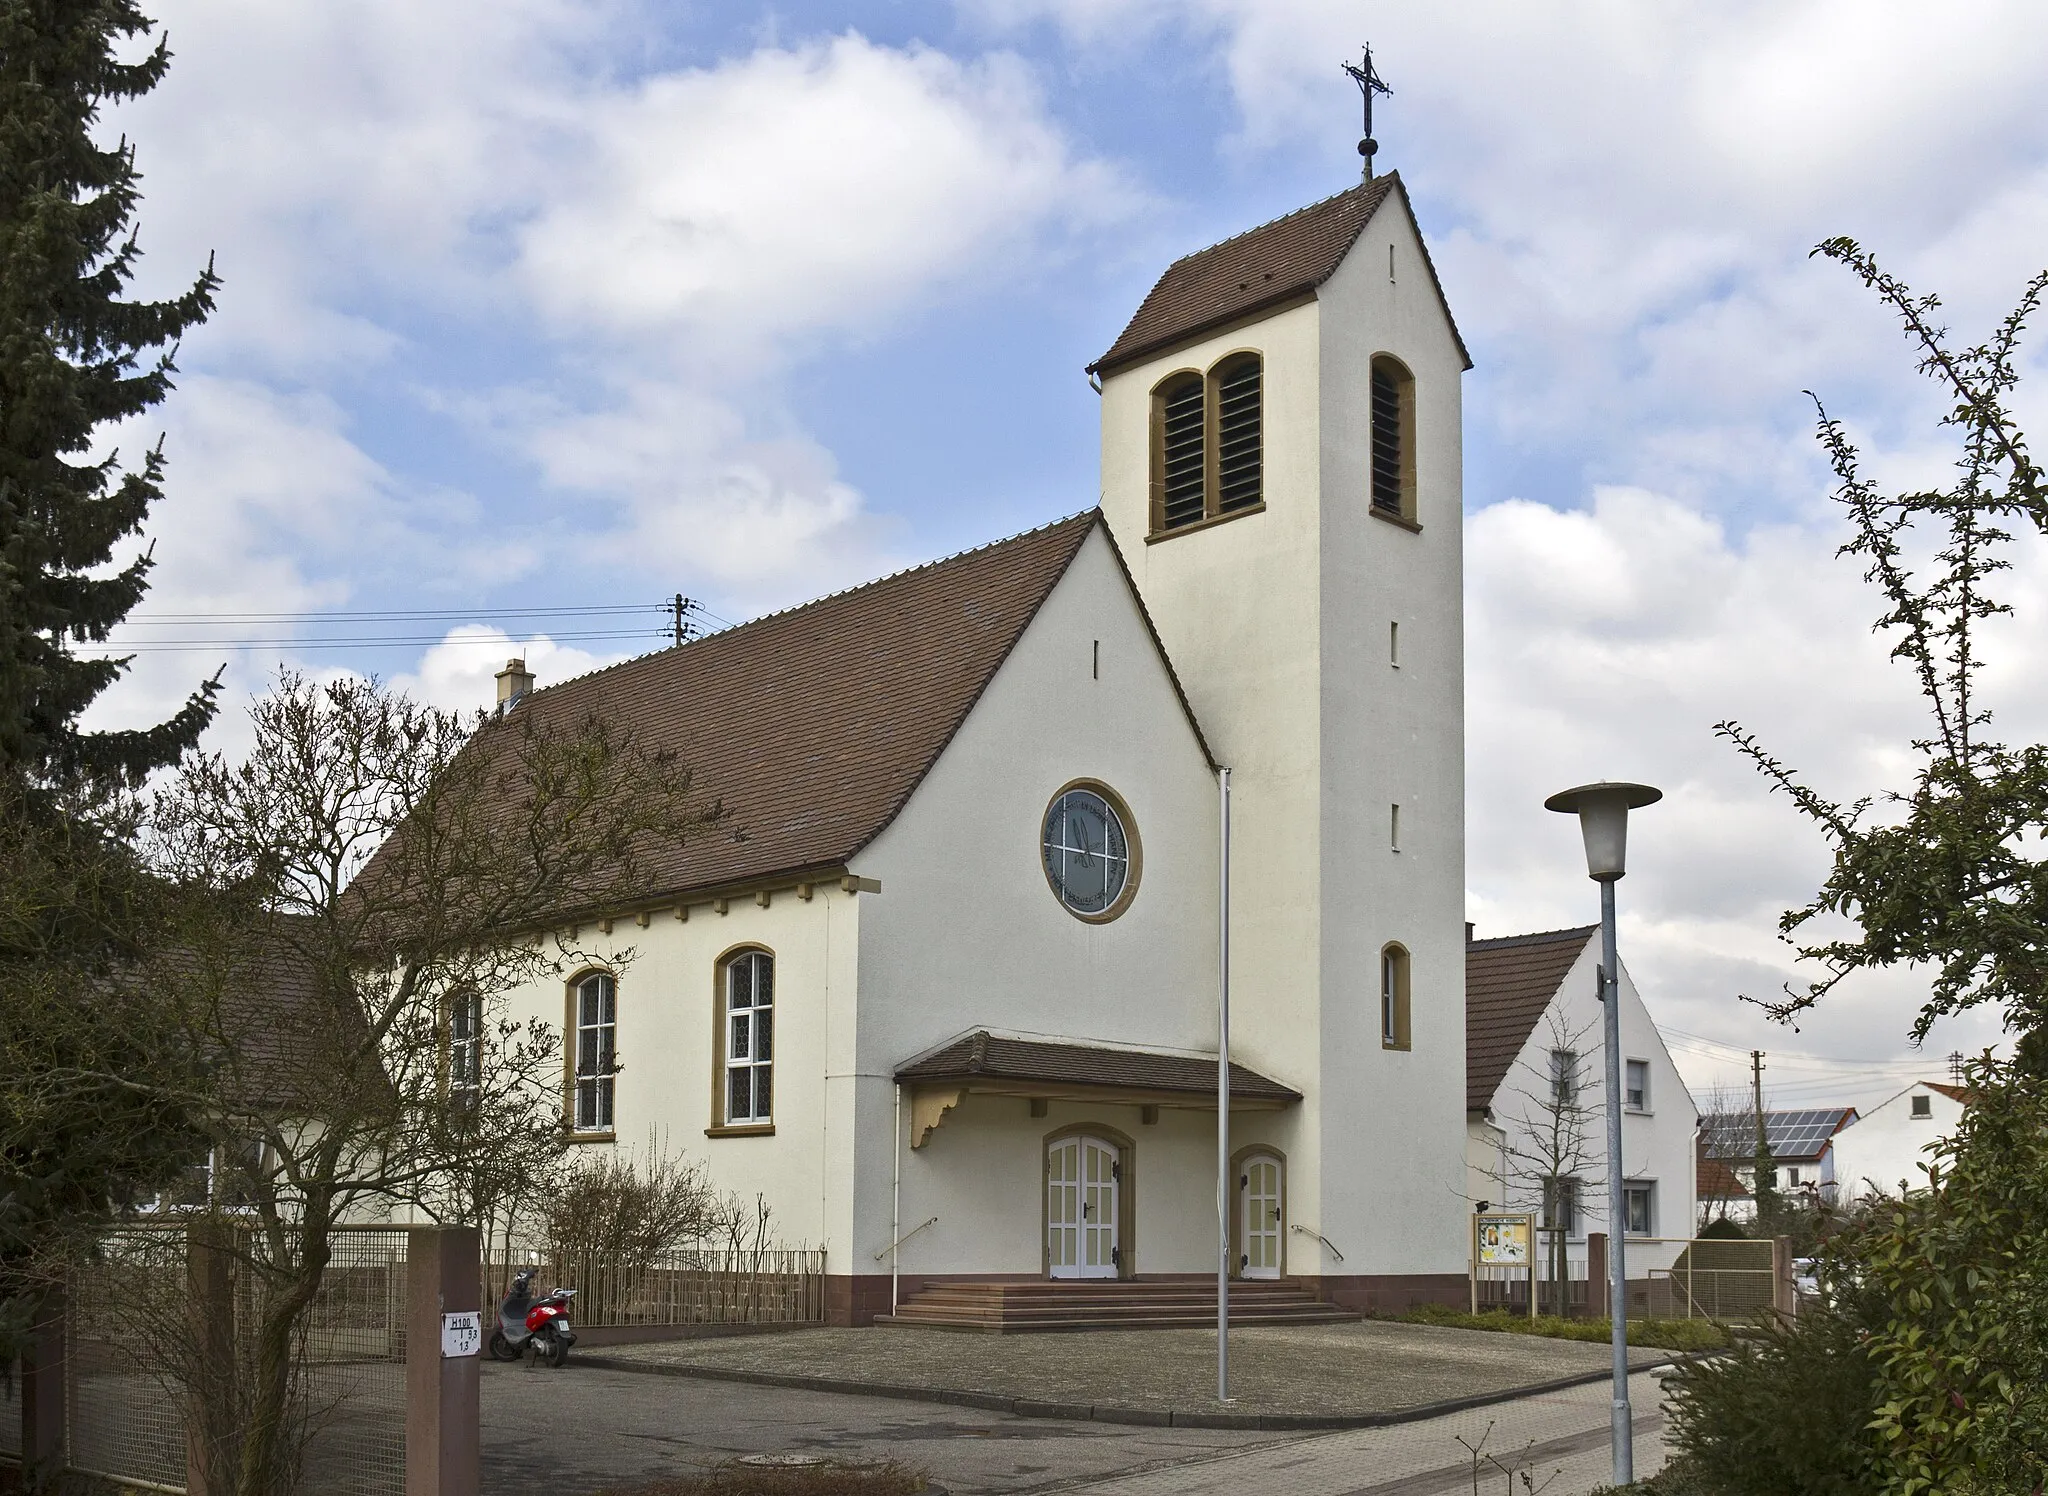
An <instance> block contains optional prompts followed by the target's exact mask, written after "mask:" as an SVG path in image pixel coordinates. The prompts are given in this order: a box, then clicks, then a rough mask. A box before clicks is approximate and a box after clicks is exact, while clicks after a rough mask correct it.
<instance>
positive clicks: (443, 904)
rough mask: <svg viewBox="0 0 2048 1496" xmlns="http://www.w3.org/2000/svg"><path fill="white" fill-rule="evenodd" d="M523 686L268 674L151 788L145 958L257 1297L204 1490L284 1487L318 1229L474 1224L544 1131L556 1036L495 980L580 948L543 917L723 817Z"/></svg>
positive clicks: (632, 885) (567, 958)
mask: <svg viewBox="0 0 2048 1496" xmlns="http://www.w3.org/2000/svg"><path fill="white" fill-rule="evenodd" d="M544 706H545V702H544V701H541V702H529V703H527V704H526V705H525V706H523V707H521V708H520V709H518V710H517V711H515V712H514V713H513V714H511V715H510V716H508V717H504V718H499V719H488V718H486V719H481V720H470V721H464V720H461V719H458V718H457V717H454V716H451V715H449V714H446V713H442V712H438V711H434V710H432V709H430V708H427V707H424V706H421V705H419V704H417V703H415V702H412V701H410V700H408V699H406V698H405V697H404V696H402V695H398V694H395V693H392V692H389V691H387V690H385V689H383V688H382V687H380V686H378V685H377V684H376V683H374V682H368V681H361V680H354V679H344V680H339V681H334V682H328V683H316V682H313V681H310V680H307V679H305V678H303V677H300V676H297V675H292V674H286V675H284V676H282V677H281V678H280V679H279V681H278V683H277V686H276V689H275V690H274V691H273V692H272V693H271V694H269V695H267V696H264V697H262V698H259V699H258V700H257V701H256V702H255V703H254V705H253V707H252V709H251V717H252V719H253V723H254V727H255V744H254V747H253V748H252V750H251V751H250V753H249V754H248V756H247V758H246V759H244V760H243V761H242V762H240V763H231V762H229V761H228V760H227V759H225V758H223V757H221V756H219V755H213V756H208V757H205V758H201V759H198V760H196V761H193V762H191V763H189V764H188V765H187V766H186V767H185V769H184V770H183V771H182V772H181V773H180V774H179V775H178V777H177V778H176V780H175V781H174V782H173V783H172V785H171V786H170V787H169V788H168V789H167V790H166V791H165V792H164V793H163V794H162V795H161V796H160V797H159V798H158V800H157V802H156V805H155V809H154V813H153V815H152V817H151V823H150V827H149V832H150V836H149V849H150V852H151V855H152V857H153V860H154V862H155V865H156V867H157V869H158V871H159V873H160V874H161V876H162V877H163V878H164V880H165V881H166V883H167V884H169V885H170V886H172V887H174V888H176V889H177V890H179V892H180V894H181V897H182V906H181V915H180V924H179V928H178V932H177V933H178V939H177V940H176V941H175V944H174V949H175V951H176V953H177V954H176V955H175V956H174V957H171V958H167V959H165V960H163V961H161V962H159V963H158V964H157V965H156V967H155V969H153V970H152V972H151V973H150V976H151V980H152V983H153V985H154V988H155V990H156V991H158V992H159V993H160V994H162V996H163V999H164V1001H165V1003H166V1005H167V1007H168V1008H169V1010H170V1011H172V1012H173V1013H175V1015H176V1017H177V1021H178V1022H179V1024H180V1025H181V1026H182V1027H183V1029H184V1030H185V1032H186V1033H187V1035H188V1036H189V1043H190V1044H191V1046H192V1047H193V1048H194V1049H195V1050H197V1051H200V1052H203V1053H205V1054H206V1055H208V1056H209V1057H210V1058H211V1060H212V1072H213V1073H212V1077H211V1082H210V1084H209V1085H208V1087H207V1088H206V1089H205V1091H204V1093H203V1094H200V1095H196V1096H192V1097H189V1098H185V1099H186V1100H187V1101H188V1103H189V1105H190V1108H191V1110H193V1111H194V1112H195V1113H197V1114H198V1115H200V1116H201V1117H202V1118H203V1119H204V1121H203V1127H204V1130H205V1131H206V1132H207V1134H208V1136H209V1140H210V1142H211V1144H212V1151H213V1159H214V1170H215V1176H216V1181H217V1184H216V1190H215V1195H214V1201H215V1204H216V1206H219V1207H223V1208H224V1207H228V1206H232V1208H233V1217H232V1218H233V1220H234V1221H235V1222H236V1223H237V1225H236V1229H234V1230H233V1231H232V1233H231V1234H229V1235H228V1236H227V1237H226V1238H225V1240H227V1241H229V1242H231V1244H232V1249H233V1252H234V1255H235V1258H236V1270H237V1271H238V1272H239V1273H241V1274H242V1275H243V1276H244V1278H245V1280H246V1285H245V1286H244V1287H243V1288H242V1289H241V1290H240V1297H241V1302H242V1303H243V1304H244V1305H248V1306H253V1312H247V1313H245V1319H246V1320H247V1321H248V1322H247V1323H246V1324H242V1325H238V1326H237V1327H236V1330H237V1341H238V1346H239V1347H241V1349H239V1350H238V1352H237V1357H236V1360H235V1365H234V1367H233V1375H232V1377H231V1378H230V1379H229V1384H228V1385H227V1386H226V1387H225V1390H220V1389H216V1390H217V1392H218V1396H217V1397H216V1398H215V1405H216V1407H217V1408H219V1409H221V1410H222V1411H221V1413H220V1416H219V1417H217V1418H215V1419H212V1420H210V1422H209V1427H208V1429H207V1431H206V1435H205V1437H206V1439H207V1441H208V1443H207V1450H206V1457H207V1459H208V1462H209V1468H210V1469H211V1470H212V1471H214V1472H217V1473H216V1474H215V1475H214V1479H215V1481H217V1482H218V1487H217V1488H219V1489H227V1488H229V1487H230V1486H231V1487H232V1488H233V1489H234V1490H235V1491H236V1492H237V1496H265V1493H270V1492H275V1491H281V1490H288V1489H290V1488H291V1485H292V1482H293V1479H294V1478H295V1473H296V1472H295V1465H296V1460H297V1441H296V1437H295V1436H296V1434H297V1432H299V1431H300V1430H302V1428H303V1409H302V1408H301V1406H300V1393H301V1390H302V1389H301V1385H300V1366H301V1360H302V1357H303V1354H304V1346H305V1332H306V1327H307V1324H308V1316H309V1314H310V1313H311V1311H312V1309H313V1307H314V1305H315V1304H316V1302H317V1301H318V1299H319V1296H320V1293H321V1289H322V1284H323V1278H324V1274H325V1273H326V1271H327V1269H328V1266H329V1263H330V1261H331V1259H332V1255H333V1251H334V1246H335V1233H336V1231H337V1230H339V1229H341V1228H343V1227H345V1226H346V1225H348V1224H349V1223H350V1222H361V1221H365V1220H375V1219H380V1218H388V1217H390V1216H392V1215H394V1214H395V1215H399V1216H414V1215H420V1214H424V1215H427V1216H428V1217H430V1218H431V1217H440V1218H451V1217H452V1218H456V1219H463V1218H468V1219H472V1220H475V1221H477V1223H478V1224H480V1225H488V1224H490V1216H491V1214H492V1213H493V1212H501V1211H503V1210H504V1209H506V1208H508V1204H507V1202H508V1201H509V1200H510V1198H511V1196H512V1194H513V1193H514V1185H513V1181H515V1180H516V1177H517V1172H518V1170H520V1169H522V1168H524V1167H527V1166H529V1165H530V1164H531V1163H532V1162H533V1161H535V1160H543V1161H544V1160H547V1159H550V1158H552V1157H553V1156H554V1155H555V1153H556V1152H557V1151H558V1150H559V1149H560V1147H561V1146H562V1115H561V1098H560V1089H559V1088H560V1080H561V1037H560V1035H559V1034H557V1033H555V1032H554V1031H553V1030H551V1029H550V1028H549V1027H548V1026H547V1025H546V1024H543V1023H539V1022H520V1021H516V1020H514V1019H512V1018H510V1017H509V1016H508V1015H507V1012H506V998H507V995H508V994H509V993H511V992H513V991H514V990H516V989H518V988H520V987H522V986H524V985H526V984H527V983H529V982H531V981H534V980H539V979H541V978H543V977H545V976H547V975H550V974H552V973H554V972H555V971H556V970H557V969H558V968H559V967H560V966H561V965H562V964H563V963H565V962H572V961H573V962H580V961H582V960H583V959H585V956H586V953H584V952H581V951H579V950H577V949H576V948H575V945H574V933H573V930H574V927H573V926H569V927H568V933H563V931H564V921H565V920H569V919H574V918H575V917H576V916H577V914H578V912H579V911H586V912H587V911H591V910H596V909H603V908H605V907H608V906H611V905H614V904H615V903H617V902H618V901H620V900H622V899H625V898H630V897H632V896H635V895H644V893H645V891H646V889H647V887H648V882H647V880H646V876H645V872H644V869H645V867H646V860H647V854H648V853H649V852H650V851H652V850H653V849H655V848H656V847H659V846H663V845H666V844H672V843H673V842H674V841H675V840H677V839H679V838H684V837H688V836H693V835H696V834H699V833H701V832H703V831H705V830H706V829H708V828H709V827H710V826H712V825H713V824H715V823H716V822H717V821H718V819H719V818H720V813H719V811H718V809H717V807H716V806H712V805H706V804H704V803H702V801H701V799H700V798H699V797H698V796H697V795H696V793H695V790H694V786H693V785H692V783H691V779H690V775H689V773H688V771H687V770H686V769H684V768H683V767H682V766H681V765H679V764H677V763H676V762H675V761H674V760H673V758H671V757H669V756H667V755H665V754H660V753H653V752H649V751H647V750H645V749H644V748H643V747H642V746H641V745H640V744H639V743H638V742H637V741H636V740H635V739H634V737H633V735H632V734H631V733H630V732H629V731H628V730H626V729H624V728H623V727H621V726H620V725H618V724H616V723H611V722H607V721H604V720H601V719H598V718H594V717H593V718H586V719H582V720H573V721H571V720H555V719H551V718H550V717H549V716H548V715H547V714H546V713H545V711H544V710H542V709H541V708H544ZM606 955H607V957H608V959H609V962H610V964H611V965H613V966H617V965H619V964H621V962H622V960H630V959H631V952H625V953H619V952H607V953H606ZM214 1359H215V1360H218V1358H217V1357H216V1358H214ZM213 1374H214V1375H215V1379H216V1380H218V1379H219V1376H220V1375H221V1374H222V1373H221V1369H220V1368H219V1367H218V1366H216V1367H214V1368H213Z"/></svg>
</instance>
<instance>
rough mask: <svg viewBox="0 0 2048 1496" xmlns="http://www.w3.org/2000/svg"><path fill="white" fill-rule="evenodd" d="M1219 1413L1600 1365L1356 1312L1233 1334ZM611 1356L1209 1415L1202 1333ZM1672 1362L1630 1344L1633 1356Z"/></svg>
mask: <svg viewBox="0 0 2048 1496" xmlns="http://www.w3.org/2000/svg"><path fill="white" fill-rule="evenodd" d="M1230 1344H1231V1384H1232V1385H1231V1392H1232V1394H1233V1398H1234V1401H1233V1405H1232V1406H1231V1408H1230V1409H1229V1410H1228V1411H1229V1412H1231V1413H1235V1414H1239V1415H1253V1416H1257V1415H1293V1416H1308V1417H1333V1418H1345V1417H1361V1416H1367V1415H1372V1414H1380V1413H1390V1412H1398V1411H1400V1410H1403V1409H1408V1408H1416V1407H1422V1406H1426V1405H1430V1404H1435V1403H1443V1402H1450V1401H1454V1400H1457V1399H1460V1398H1470V1397H1484V1396H1488V1395H1496V1394H1500V1393H1504V1392H1508V1391H1511V1390H1513V1389H1515V1388H1520V1387H1530V1386H1537V1385H1540V1384H1543V1383H1546V1382H1554V1381H1557V1380H1559V1379H1560V1378H1564V1377H1570V1376H1577V1375H1583V1374H1586V1373H1591V1372H1599V1371H1601V1370H1604V1369H1605V1368H1606V1367H1607V1365H1608V1351H1607V1347H1606V1346H1604V1345H1595V1344H1587V1343H1585V1342H1582V1341H1567V1340H1548V1339H1543V1338H1540V1337H1537V1336H1533V1335H1500V1334H1491V1333H1487V1332H1484V1331H1477V1330H1453V1329H1444V1328H1439V1327H1437V1326H1433V1325H1404V1324H1391V1323H1386V1322H1383V1321H1372V1320H1366V1321H1361V1322H1357V1323H1352V1324H1337V1325H1290V1326H1274V1327H1259V1328H1246V1329H1242V1330H1235V1331H1232V1333H1231V1337H1230ZM598 1357H601V1358H602V1359H603V1360H604V1361H605V1362H609V1363H611V1364H614V1365H618V1366H620V1367H625V1366H629V1365H631V1366H643V1367H645V1368H646V1369H648V1370H655V1369H657V1368H661V1369H672V1370H674V1371H678V1372H682V1373H684V1374H694V1375H711V1376H716V1375H719V1374H721V1373H737V1374H740V1375H742V1376H744V1375H746V1374H757V1375H768V1376H775V1377H804V1378H816V1379H822V1380H825V1381H830V1382H844V1383H846V1384H848V1390H853V1388H854V1387H855V1386H857V1385H858V1386H867V1387H888V1388H896V1389H904V1390H929V1391H934V1392H967V1393H977V1394H981V1395H984V1396H994V1397H1007V1398H1015V1399H1019V1400H1027V1401H1031V1402H1037V1403H1046V1404H1055V1405H1059V1406H1060V1407H1062V1408H1063V1409H1068V1410H1078V1413H1079V1416H1083V1417H1085V1416H1087V1411H1086V1410H1088V1409H1106V1408H1109V1409H1120V1410H1132V1411H1138V1412H1142V1413H1151V1414H1171V1413H1173V1412H1175V1411H1181V1412H1190V1413H1215V1412H1217V1411H1219V1410H1218V1406H1217V1403H1216V1337H1215V1333H1214V1332H1213V1331H1210V1330H1116V1331H1097V1332H1085V1333H1078V1334H1056V1335H980V1334H972V1333H962V1332H956V1331H945V1330H925V1329H904V1328H897V1327H889V1328H876V1329H862V1330H853V1329H816V1330H802V1331H793V1332H790V1333H788V1334H777V1335H752V1336H745V1337H739V1338H734V1339H721V1340H690V1341H666V1342H657V1343H654V1344H649V1345H637V1346H611V1347H605V1348H604V1349H603V1350H602V1351H601V1352H597V1351H593V1359H596V1358H598ZM1666 1359H1669V1353H1668V1352H1662V1351H1653V1350H1639V1351H1635V1352H1634V1353H1633V1360H1634V1364H1636V1365H1648V1364H1651V1363H1653V1362H1656V1361H1660V1360H1666Z"/></svg>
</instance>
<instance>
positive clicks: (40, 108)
mask: <svg viewBox="0 0 2048 1496" xmlns="http://www.w3.org/2000/svg"><path fill="white" fill-rule="evenodd" d="M149 27H150V22H149V21H148V20H147V19H146V18H145V17H144V16H143V15H142V14H141V13H140V12H139V11H138V10H137V9H136V8H135V7H134V6H133V5H132V4H130V3H129V0H0V772H11V773H15V774H19V775H24V776H26V777H27V778H29V779H30V780H43V779H49V778H58V779H62V778H67V777H71V776H75V775H85V776H88V777H91V778H98V779H116V780H121V781H125V782H130V783H132V782H134V781H136V780H138V779H140V778H141V777H142V776H143V775H146V774H147V773H149V772H150V771H151V770H152V769H156V768H160V767H162V766H164V765H166V764H169V763H172V762H174V761H175V760H176V759H177V757H178V756H179V754H180V753H182V752H183V751H184V750H185V749H186V748H188V747H190V746H191V745H192V744H193V743H195V742H196V741H197V740H198V737H199V734H200V732H201V731H202V730H203V729H204V728H205V726H206V723H207V721H208V720H209V719H210V718H211V717H212V714H213V687H212V686H211V685H208V686H205V687H202V688H201V689H200V690H198V691H197V692H195V693H194V695H193V696H192V698H191V699H190V700H189V701H188V702H187V703H186V705H185V706H184V708H183V709H182V710H180V711H179V712H178V713H177V714H176V715H175V716H173V717H172V718H171V719H170V720H169V721H167V722H164V723H162V724H160V725H158V726H156V727H154V728H148V729H142V730H137V731H125V732H99V733H88V732H81V731H80V729H79V727H78V719H79V717H80V715H81V714H82V713H83V712H84V711H85V710H86V708H87V707H89V706H90V705H91V704H92V703H93V701H94V700H95V699H96V698H97V697H98V696H99V695H100V693H101V692H103V691H104V690H106V688H107V687H108V686H109V685H111V684H112V683H113V681H114V680H115V679H116V678H117V677H118V676H119V675H120V674H121V672H122V670H123V669H124V668H125V665H124V662H122V661H119V660H109V659H80V658H78V657H77V656H76V655H75V654H74V653H73V652H72V646H74V645H77V644H81V643H102V642H104V641H105V640H106V639H107V637H108V634H109V632H110V631H111V630H112V629H113V627H114V626H115V625H116V624H118V623H119V622H121V620H122V619H124V618H125V617H127V615H128V613H129V611H130V610H131V609H133V608H134V606H135V605H136V603H137V601H138V600H139V599H140V598H141V597H142V594H143V592H144V590H145V589H146V587H147V586H148V579H149V571H150V560H149V558H148V556H147V555H145V556H142V557H139V558H137V559H136V560H134V561H132V562H130V563H129V564H128V565H127V566H125V567H122V568H120V569H119V570H117V571H113V572H111V573H109V572H107V571H106V567H107V566H108V564H109V563H110V562H111V561H112V559H113V556H114V552H115V549H116V547H117V546H119V545H120V544H121V542H123V541H124V540H126V539H128V538H129V537H131V536H133V535H136V534H137V533H138V532H139V531H140V529H141V527H142V523H143V520H144V519H145V517H146V516H147V515H148V513H149V509H150V506H151V504H153V503H154V502H155V501H156V499H157V498H158V496H159V494H160V492H161V484H162V478H163V471H164V461H163V452H162V446H161V443H159V444H158V445H157V446H156V447H155V448H152V449H150V450H149V451H148V452H146V453H145V454H144V456H143V458H142V461H141V463H140V465H139V466H135V467H126V468H124V467H123V466H122V464H121V460H120V457H119V454H118V453H116V454H110V455H108V456H106V457H104V458H99V459H93V458H91V457H90V456H89V454H90V452H91V449H92V448H93V445H94V443H95V441H96V440H98V439H101V438H102V437H103V433H104V431H105V428H107V427H108V426H110V425H113V424H114V423H117V422H120V421H124V420H128V419H130V418H132V417H135V416H138V415H141V414H142V413H144V412H145V411H148V410H149V409H150V408H151V407H153V406H155V405H156V404H158V403H159V402H160V401H162V400H163V398H164V396H165V395H166V394H167V393H169V391H170V388H171V375H172V373H173V372H174V365H173V363H172V358H173V354H174V353H175V345H176V343H177V340H178V338H179V337H180V336H182V335H183V333H184V332H185V331H186V329H187V328H190V327H192V326H194V325H196V324H198V323H200V322H203V321H204V320H205V319H206V316H207V314H208V313H209V312H211V311H212V309H213V294H214V290H215V288H216V286H217V285H218V281H217V279H216V277H215V276H214V273H213V266H212V264H211V263H209V264H208V266H207V268H206V270H205V272H204V273H203V274H201V275H200V277H199V278H198V279H197V280H196V281H194V282H193V284H192V286H191V287H190V288H189V289H188V290H186V291H185V292H184V293H183V294H182V295H180V296H177V297H175V298H173V299H171V300H169V301H153V302H147V301H125V300H123V299H122V291H123V290H124V288H125V287H126V286H127V285H128V283H129V281H130V280H131V279H132V278H133V276H134V273H135V268H136V264H137V261H138V260H139V258H140V255H141V250H140V248H139V247H138V245H137V242H136V238H135V234H134V231H133V229H132V227H131V221H132V220H133V218H134V215H135V210H136V207H137V205H138V203H139V202H140V196H141V194H140V188H139V182H140V174H139V173H138V172H137V170H136V165H135V153H134V151H133V149H132V147H130V146H129V144H128V143H127V141H126V140H122V141H120V142H119V143H117V144H115V145H113V146H111V147H109V146H104V145H101V144H99V143H98V142H96V141H95V140H94V139H93V127H94V125H95V124H96V122H97V120H98V116H99V111H100V108H101V106H102V104H104V103H105V102H107V101H109V100H121V99H131V98H135V97H137V96H138V95H141V94H145V93H147V92H149V91H150V90H151V89H152V88H154V87H156V85H157V83H158V82H160V81H161V80H162V78H163V76H164V72H165V70H166V68H168V67H169V65H170V52H169V49H168V47H167V45H166V43H165V42H164V41H163V40H159V41H158V42H157V43H156V45H155V46H154V47H153V48H151V49H150V50H149V51H148V52H147V53H145V54H144V55H143V57H142V58H141V59H140V60H139V61H134V62H123V61H121V60H119V58H118V57H117V56H116V48H117V47H118V46H119V45H120V44H122V43H125V42H129V41H130V40H131V39H132V38H135V37H138V36H145V35H147V33H148V31H149Z"/></svg>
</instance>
